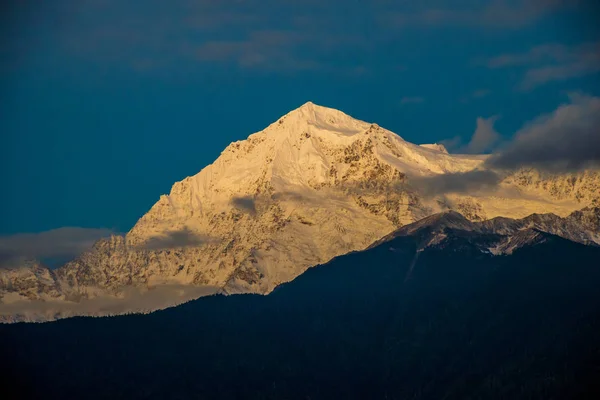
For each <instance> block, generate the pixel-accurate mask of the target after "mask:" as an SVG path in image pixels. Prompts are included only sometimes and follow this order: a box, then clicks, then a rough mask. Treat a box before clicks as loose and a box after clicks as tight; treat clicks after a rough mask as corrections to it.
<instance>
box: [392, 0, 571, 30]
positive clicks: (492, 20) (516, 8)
mask: <svg viewBox="0 0 600 400" xmlns="http://www.w3.org/2000/svg"><path fill="white" fill-rule="evenodd" d="M576 2H577V1H576V0H575V1H574V2H573V1H566V0H520V1H506V0H492V1H488V2H475V4H473V3H471V4H470V5H469V6H468V7H463V8H460V7H456V8H452V9H450V8H445V7H444V5H442V4H439V2H434V4H432V5H431V6H430V7H428V8H423V9H420V10H416V11H412V12H406V11H402V10H400V11H397V12H395V13H389V14H387V15H384V16H382V18H383V20H384V21H385V22H387V23H388V24H393V25H395V26H396V27H401V28H402V27H419V26H421V27H446V26H448V27H464V28H484V29H498V28H520V27H523V26H526V25H528V24H530V23H533V22H535V21H537V20H538V19H540V18H541V17H543V16H544V15H547V14H548V13H550V12H553V11H556V10H558V9H560V8H564V7H568V6H572V5H573V3H576Z"/></svg>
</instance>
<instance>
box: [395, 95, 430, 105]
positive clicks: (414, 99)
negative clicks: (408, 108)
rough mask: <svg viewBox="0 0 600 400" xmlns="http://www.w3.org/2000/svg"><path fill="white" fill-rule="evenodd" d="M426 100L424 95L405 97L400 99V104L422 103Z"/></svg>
mask: <svg viewBox="0 0 600 400" xmlns="http://www.w3.org/2000/svg"><path fill="white" fill-rule="evenodd" d="M424 101H425V99H424V98H423V97H419V96H416V97H403V98H402V99H401V100H400V105H406V104H421V103H423V102H424Z"/></svg>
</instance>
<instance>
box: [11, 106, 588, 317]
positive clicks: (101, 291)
mask: <svg viewBox="0 0 600 400" xmlns="http://www.w3.org/2000/svg"><path fill="white" fill-rule="evenodd" d="M485 159H486V156H484V155H455V154H448V152H447V151H446V149H445V148H444V147H443V146H441V145H437V144H433V145H420V146H419V145H415V144H412V143H409V142H407V141H405V140H403V139H402V138H401V137H400V136H398V135H397V134H395V133H393V132H390V131H389V130H386V129H384V128H382V127H380V126H378V125H376V124H371V123H367V122H363V121H359V120H357V119H354V118H352V117H350V116H348V115H346V114H344V113H343V112H341V111H338V110H334V109H330V108H326V107H321V106H317V105H315V104H313V103H310V102H309V103H306V104H304V105H303V106H301V107H300V108H298V109H296V110H293V111H292V112H290V113H288V114H286V115H285V116H283V117H281V118H280V119H278V120H277V121H276V122H274V123H273V124H271V125H270V126H268V127H267V128H266V129H264V130H262V131H260V132H257V133H254V134H252V135H250V136H249V137H248V138H247V139H246V140H242V141H238V142H234V143H232V144H230V145H229V146H228V147H227V148H226V149H225V150H224V151H223V152H222V153H221V155H220V156H219V157H218V158H217V160H216V161H215V162H214V163H213V164H211V165H209V166H207V167H205V168H204V169H202V171H200V172H199V173H198V174H197V175H194V176H192V177H188V178H185V179H184V180H182V181H180V182H177V183H175V184H174V185H173V187H172V189H171V192H170V194H169V195H164V196H161V197H160V199H159V200H158V202H157V203H156V204H155V205H154V206H153V207H152V208H151V209H150V210H149V211H148V213H147V214H146V215H144V216H143V217H142V218H141V219H140V220H139V221H138V222H137V223H136V225H135V226H134V227H133V228H132V229H131V230H130V231H129V232H128V233H127V235H125V236H124V237H121V236H113V237H111V238H109V239H103V240H100V241H99V242H98V243H96V245H95V246H94V248H93V249H92V250H90V251H88V252H86V253H85V254H83V255H82V256H80V257H79V258H77V259H76V260H74V261H71V262H69V263H67V264H66V265H64V266H63V267H61V268H59V269H57V270H55V271H52V272H51V273H50V272H47V273H39V272H37V273H36V272H33V270H29V269H28V267H27V266H23V267H20V268H21V269H19V271H21V272H19V273H17V272H15V271H16V270H15V269H12V270H2V271H0V297H2V303H4V304H0V314H1V313H3V311H2V310H3V307H4V305H5V304H7V303H10V305H11V310H15V309H17V308H18V307H17V304H28V302H29V301H31V300H43V301H46V302H52V303H54V302H57V303H61V304H62V305H64V304H66V305H67V306H68V305H69V304H71V303H72V302H73V301H79V299H82V298H83V299H93V298H98V297H106V296H109V297H113V298H114V297H125V298H127V296H126V295H124V294H123V293H125V292H126V291H127V290H129V289H131V288H139V289H140V290H144V291H147V290H148V289H149V288H150V289H151V288H155V287H162V286H170V287H182V288H184V289H181V290H183V291H185V290H187V288H196V287H210V288H213V289H214V290H220V291H222V292H223V293H247V292H252V293H263V294H264V293H269V292H270V291H272V290H273V289H274V288H275V287H276V286H278V285H279V284H281V283H284V282H288V281H290V280H292V279H294V278H295V277H297V276H298V275H300V274H302V273H303V272H304V271H305V270H306V269H307V268H309V267H311V266H314V265H317V264H321V263H324V262H326V261H328V260H330V259H331V258H333V257H335V256H338V255H341V254H345V253H348V252H351V251H355V250H360V249H364V248H366V247H367V246H369V245H370V244H372V243H373V242H374V241H376V240H378V239H380V238H382V237H384V236H386V235H388V234H390V233H391V232H394V231H396V230H397V229H398V228H400V227H402V226H404V225H406V224H410V223H413V222H415V221H419V220H422V219H423V218H425V217H427V216H430V215H432V214H435V213H439V212H443V211H445V210H456V211H458V212H460V213H461V214H463V215H465V216H466V217H467V218H468V219H469V220H472V221H484V220H489V219H490V218H495V217H506V218H524V217H526V216H528V215H530V214H532V213H554V214H556V215H557V216H558V217H556V218H559V217H565V216H567V215H572V217H569V218H572V221H573V224H576V223H578V222H577V221H587V222H586V223H588V222H589V223H590V224H592V225H593V224H596V226H597V220H596V221H595V222H594V221H593V220H592V219H590V218H592V217H589V216H587V214H586V212H587V211H585V212H582V214H571V213H572V212H573V211H576V210H579V209H581V208H583V207H586V206H589V205H592V204H597V201H598V198H599V197H600V175H599V173H598V172H596V171H588V172H585V173H581V174H577V175H560V176H545V175H543V174H539V173H537V172H536V171H532V170H528V171H519V172H517V173H514V174H511V175H509V176H507V177H505V178H504V180H503V181H502V182H501V183H500V185H499V186H498V187H497V188H496V189H494V191H492V192H490V191H489V190H488V191H486V192H473V193H470V194H469V195H465V194H460V193H444V194H437V195H427V194H422V193H421V191H420V188H419V185H418V184H416V183H415V182H419V181H420V179H422V178H427V177H435V176H441V175H443V174H453V173H463V172H469V171H473V170H476V169H478V168H480V167H481V166H482V163H483V162H484V161H485ZM595 215H596V216H595V218H597V213H596V214H595ZM548 218H554V217H548ZM578 218H579V219H578ZM519 223H521V222H519ZM499 224H500V223H499ZM522 224H524V225H523V226H525V225H527V224H535V222H523V223H522ZM540 224H541V225H543V223H540ZM508 225H509V224H508ZM527 226H529V225H527ZM536 226H537V225H536ZM552 226H555V225H552ZM506 229H509V228H506ZM510 229H513V228H510ZM514 229H515V230H518V229H517V228H514ZM540 229H541V228H540ZM552 229H555V230H556V231H558V230H559V229H558V228H552ZM557 234H560V232H559V233H557ZM569 234H570V233H569ZM573 235H579V233H577V234H573ZM585 235H588V234H587V233H586V234H585ZM567 236H568V235H567ZM585 238H586V240H588V239H589V240H590V241H596V242H597V241H598V236H593V235H588V236H585ZM23 268H25V269H23ZM36 268H43V267H39V266H38V267H36ZM25 271H29V272H25ZM26 275H27V276H28V278H27V279H25V280H24V279H22V278H19V279H18V282H19V283H18V282H17V280H16V279H17V278H16V277H17V276H18V277H21V276H26ZM38 279H43V280H44V282H45V283H44V285H42V284H41V283H39V282H38V281H37V280H38ZM17 283H18V284H17ZM46 288H48V290H46ZM178 290H179V289H178ZM186 293H187V292H186ZM196 295H197V292H193V295H189V294H182V295H181V296H180V297H176V298H173V299H172V303H173V304H176V303H178V302H181V301H185V300H186V299H189V298H191V297H193V296H196ZM63 303H64V304H63ZM62 305H61V307H62ZM135 311H139V310H137V309H136V310H135ZM11 312H13V311H11Z"/></svg>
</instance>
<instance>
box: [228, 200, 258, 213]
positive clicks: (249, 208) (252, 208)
mask: <svg viewBox="0 0 600 400" xmlns="http://www.w3.org/2000/svg"><path fill="white" fill-rule="evenodd" d="M231 204H232V205H233V206H234V207H236V208H237V209H239V210H241V211H243V212H247V213H248V214H250V215H255V214H256V200H255V199H254V197H251V196H242V197H234V198H233V199H231Z"/></svg>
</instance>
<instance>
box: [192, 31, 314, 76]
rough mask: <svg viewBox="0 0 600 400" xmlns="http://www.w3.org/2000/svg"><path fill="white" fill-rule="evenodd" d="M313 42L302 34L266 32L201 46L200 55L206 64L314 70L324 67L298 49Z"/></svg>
mask: <svg viewBox="0 0 600 400" xmlns="http://www.w3.org/2000/svg"><path fill="white" fill-rule="evenodd" d="M310 42H311V38H310V36H308V35H305V34H303V33H300V32H294V31H287V30H263V31H254V32H251V33H250V34H249V35H248V37H247V38H246V39H243V40H215V41H210V42H206V43H204V44H202V45H200V46H199V47H198V48H197V50H196V54H197V57H198V60H200V61H203V62H234V63H235V64H237V65H238V66H239V67H243V68H261V69H263V70H311V69H318V68H319V67H320V63H319V61H317V60H315V59H314V58H303V57H301V56H300V55H299V53H298V52H296V51H295V50H297V48H298V47H299V46H302V45H306V44H307V43H310Z"/></svg>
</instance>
